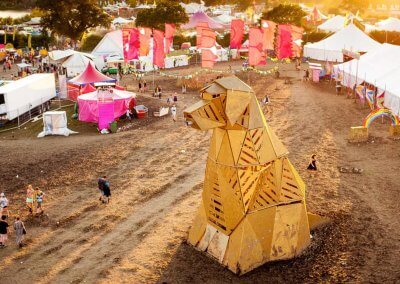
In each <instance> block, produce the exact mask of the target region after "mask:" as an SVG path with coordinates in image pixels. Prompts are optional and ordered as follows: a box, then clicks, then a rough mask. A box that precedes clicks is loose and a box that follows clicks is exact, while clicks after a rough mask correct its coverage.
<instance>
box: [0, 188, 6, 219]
mask: <svg viewBox="0 0 400 284" xmlns="http://www.w3.org/2000/svg"><path fill="white" fill-rule="evenodd" d="M0 213H1V214H0V216H8V199H7V197H6V195H5V194H4V192H2V193H0Z"/></svg>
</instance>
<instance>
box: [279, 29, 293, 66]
mask: <svg viewBox="0 0 400 284" xmlns="http://www.w3.org/2000/svg"><path fill="white" fill-rule="evenodd" d="M276 54H277V56H278V59H284V58H290V57H292V55H293V50H292V32H291V26H290V25H279V26H278V36H277V38H276Z"/></svg>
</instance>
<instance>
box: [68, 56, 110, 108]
mask: <svg viewBox="0 0 400 284" xmlns="http://www.w3.org/2000/svg"><path fill="white" fill-rule="evenodd" d="M116 81H117V80H116V79H113V78H110V77H107V76H106V75H104V74H102V73H101V72H100V71H98V70H97V69H96V68H95V67H94V64H93V63H92V62H89V64H88V65H87V67H86V69H85V71H83V72H82V73H81V74H80V75H78V76H76V77H75V78H73V79H71V80H69V81H68V84H67V88H68V98H69V99H71V100H73V101H76V99H77V97H78V96H79V95H80V91H81V89H82V88H83V87H84V86H85V85H87V84H93V85H96V83H107V84H108V85H111V86H115V84H116Z"/></svg>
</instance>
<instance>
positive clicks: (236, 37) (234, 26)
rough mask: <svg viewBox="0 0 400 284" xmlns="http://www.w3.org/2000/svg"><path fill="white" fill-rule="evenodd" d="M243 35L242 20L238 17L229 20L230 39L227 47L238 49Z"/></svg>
mask: <svg viewBox="0 0 400 284" xmlns="http://www.w3.org/2000/svg"><path fill="white" fill-rule="evenodd" d="M243 35H244V22H243V21H242V20H240V19H235V20H232V22H231V40H230V44H229V47H230V48H236V49H239V48H240V46H241V45H242V41H243Z"/></svg>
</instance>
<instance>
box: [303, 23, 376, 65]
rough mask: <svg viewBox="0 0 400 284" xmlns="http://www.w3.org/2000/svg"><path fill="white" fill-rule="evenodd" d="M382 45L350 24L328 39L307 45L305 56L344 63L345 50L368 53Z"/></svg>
mask: <svg viewBox="0 0 400 284" xmlns="http://www.w3.org/2000/svg"><path fill="white" fill-rule="evenodd" d="M380 45H381V44H380V43H379V42H377V41H375V40H373V39H372V38H370V37H369V36H368V35H367V34H365V33H364V32H363V31H361V30H360V29H359V28H357V27H356V26H355V25H354V24H349V25H348V26H347V27H346V28H344V29H343V30H340V31H338V32H336V33H335V34H333V35H331V36H330V37H328V38H326V39H323V40H321V41H319V42H316V43H311V44H306V45H305V46H304V56H305V57H309V58H311V59H315V60H322V61H332V62H343V49H347V50H351V51H353V52H368V51H371V50H373V49H376V48H378V47H379V46H380Z"/></svg>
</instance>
